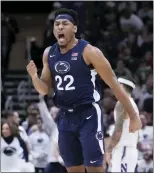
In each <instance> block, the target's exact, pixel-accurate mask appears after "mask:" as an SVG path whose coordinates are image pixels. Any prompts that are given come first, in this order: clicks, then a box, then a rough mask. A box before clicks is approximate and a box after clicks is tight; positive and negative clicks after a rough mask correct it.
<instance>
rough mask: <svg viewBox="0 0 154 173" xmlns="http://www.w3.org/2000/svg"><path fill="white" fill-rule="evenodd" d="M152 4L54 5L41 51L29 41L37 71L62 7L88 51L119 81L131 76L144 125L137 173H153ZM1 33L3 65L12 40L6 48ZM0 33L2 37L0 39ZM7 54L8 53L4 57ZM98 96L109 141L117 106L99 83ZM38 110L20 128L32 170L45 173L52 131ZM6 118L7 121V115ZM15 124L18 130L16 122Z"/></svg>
mask: <svg viewBox="0 0 154 173" xmlns="http://www.w3.org/2000/svg"><path fill="white" fill-rule="evenodd" d="M152 3H153V2H148V1H147V2H134V1H131V2H120V1H119V2H112V1H109V2H71V3H64V2H55V3H53V7H52V11H51V13H50V14H49V15H48V18H47V21H46V28H45V32H44V40H43V41H42V42H43V45H42V47H39V46H38V45H37V40H36V39H35V38H32V39H31V57H32V59H33V60H34V61H35V62H36V65H37V66H38V67H39V68H40V69H41V68H42V62H41V56H42V53H43V50H44V48H46V47H47V46H49V45H52V44H53V43H54V42H55V39H54V36H53V33H52V27H53V19H54V13H55V10H56V9H58V8H61V7H71V8H73V9H75V10H76V11H78V14H79V19H80V25H79V30H78V35H77V36H80V37H81V38H83V39H86V40H88V41H89V42H90V43H91V44H92V45H95V46H96V47H98V48H100V49H101V50H102V51H103V53H104V55H105V56H106V58H107V59H108V60H109V62H110V63H111V66H112V68H113V69H114V72H115V74H116V75H117V76H118V77H119V76H130V77H132V78H133V79H134V80H135V82H136V88H135V89H134V91H133V98H134V99H135V102H136V103H137V105H138V108H139V111H140V118H141V120H142V124H143V127H142V129H141V130H140V133H139V142H138V151H139V158H138V160H139V161H138V166H137V168H136V172H153V154H152V153H153V151H152V148H153V70H152V69H153V4H152ZM2 21H3V23H4V26H5V25H6V27H7V28H8V29H9V28H10V33H12V34H13V35H14V36H15V34H16V33H17V32H18V29H17V27H15V29H13V28H11V27H10V25H9V24H8V23H6V21H7V20H3V18H2ZM15 26H16V25H15ZM4 31H6V29H4ZM4 31H3V28H2V53H3V54H2V55H3V56H2V59H4V60H5V59H6V58H8V56H9V51H10V49H11V45H12V44H13V42H14V40H11V41H8V43H6V42H5V41H6V39H3V36H4V37H5V38H6V35H5V34H6V32H4ZM3 32H4V33H5V34H3ZM42 34H43V33H42ZM6 45H7V46H6ZM9 46H10V47H9ZM6 49H9V51H8V52H7V53H6V52H5V51H6ZM38 57H40V61H38ZM36 59H37V60H36ZM7 61H8V60H7ZM4 69H5V68H4ZM101 90H102V100H101V103H102V109H103V112H104V127H105V128H104V133H105V138H108V137H109V136H110V135H111V133H112V131H113V128H114V118H113V110H114V107H115V104H116V98H115V97H114V96H113V93H112V92H111V90H110V89H109V88H108V87H107V86H106V85H105V84H104V82H103V81H102V82H101ZM40 102H41V101H40ZM38 105H39V104H38V103H31V104H30V106H28V108H27V116H26V120H25V121H23V120H21V121H20V124H21V127H22V128H23V129H25V131H26V133H27V137H26V140H25V141H26V142H27V143H29V145H30V146H32V147H31V150H30V153H31V154H30V155H31V157H32V158H31V160H33V163H34V165H35V167H36V168H39V167H41V168H45V167H46V164H47V163H48V159H47V158H48V154H49V153H47V152H46V150H43V148H46V147H47V146H46V145H48V143H49V141H50V140H49V139H50V135H49V131H50V130H49V129H50V128H49V129H48V126H47V125H45V124H44V121H43V119H42V118H40V117H42V116H41V113H40V112H41V111H40V109H39V106H38ZM47 105H48V112H50V116H51V117H53V119H54V121H55V122H56V114H57V109H56V107H54V106H53V105H52V104H49V101H48V99H47ZM11 115H12V114H11ZM13 116H15V117H16V116H17V118H19V117H20V116H19V115H18V113H17V112H16V113H13ZM4 117H5V118H6V117H7V115H5V116H4ZM17 124H19V121H18V123H17ZM40 129H41V133H40ZM34 134H35V135H34ZM36 134H37V136H36ZM42 139H43V140H42ZM43 141H45V142H43ZM39 150H40V151H44V153H37V152H38V151H39ZM36 151H37V152H36ZM45 152H46V153H45ZM57 152H58V151H57ZM58 157H59V156H58ZM41 159H42V160H43V161H42V162H41V161H40V160H41ZM56 163H59V165H61V167H60V169H61V170H63V166H62V165H63V163H62V161H61V160H60V159H59V160H58V159H57V160H56ZM59 165H58V166H59ZM58 166H57V167H58ZM36 171H37V169H36Z"/></svg>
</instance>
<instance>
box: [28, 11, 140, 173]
mask: <svg viewBox="0 0 154 173" xmlns="http://www.w3.org/2000/svg"><path fill="white" fill-rule="evenodd" d="M77 25H78V19H77V13H76V12H75V11H73V10H70V9H59V10H58V11H56V13H55V20H54V27H53V33H54V36H55V37H56V39H57V43H55V44H54V45H53V46H52V47H48V48H46V49H45V51H44V54H43V70H42V74H41V77H40V78H39V77H38V74H37V68H36V65H35V63H34V62H33V61H30V63H29V64H28V65H27V71H28V73H29V74H30V76H31V78H32V81H33V85H34V87H35V88H36V90H37V91H38V92H39V93H40V94H41V95H46V94H48V93H49V92H50V90H51V88H52V87H53V88H54V92H55V93H54V97H53V100H54V103H55V105H56V106H57V107H59V108H60V112H59V120H58V130H59V150H60V154H61V156H62V158H63V160H64V163H65V166H66V168H67V171H68V172H84V171H85V167H86V169H87V171H88V172H102V171H103V168H102V162H103V159H104V146H103V133H102V131H103V123H102V122H103V121H102V118H103V117H102V111H101V108H100V105H99V104H98V102H99V100H100V95H99V93H98V91H97V86H96V80H95V79H96V75H97V73H98V74H99V75H100V76H101V78H102V79H103V80H104V81H105V83H106V84H107V85H109V87H110V88H111V89H112V91H113V92H114V94H115V96H116V97H117V99H118V100H119V101H120V102H121V103H122V104H123V105H124V107H125V110H126V111H127V112H128V115H129V117H130V127H129V130H130V131H131V132H135V131H136V130H138V129H140V127H141V122H140V119H139V118H138V113H137V112H136V110H135V109H134V107H133V105H132V103H131V101H130V99H129V97H128V96H127V94H126V92H125V91H124V89H123V88H122V87H121V86H120V84H119V82H118V81H117V78H116V76H115V74H114V72H113V70H112V68H111V66H110V64H109V62H108V61H107V59H106V58H105V57H104V55H103V53H102V52H101V51H100V50H99V49H98V48H96V47H94V46H92V45H90V44H89V43H88V42H87V41H85V40H82V39H77V38H76V37H75V34H76V33H77ZM83 122H84V123H83Z"/></svg>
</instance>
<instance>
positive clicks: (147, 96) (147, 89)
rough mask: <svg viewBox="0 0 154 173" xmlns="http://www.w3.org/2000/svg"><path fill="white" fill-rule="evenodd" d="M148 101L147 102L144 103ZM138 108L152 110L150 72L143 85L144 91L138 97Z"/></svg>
mask: <svg viewBox="0 0 154 173" xmlns="http://www.w3.org/2000/svg"><path fill="white" fill-rule="evenodd" d="M146 102H148V104H147V103H146ZM138 105H139V108H140V109H141V110H145V111H147V112H150V113H152V112H153V106H152V105H153V74H152V73H150V74H149V76H148V78H147V80H146V85H144V92H143V94H142V96H141V98H140V101H139V103H138Z"/></svg>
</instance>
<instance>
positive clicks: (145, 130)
mask: <svg viewBox="0 0 154 173" xmlns="http://www.w3.org/2000/svg"><path fill="white" fill-rule="evenodd" d="M140 118H141V121H142V129H141V130H140V131H139V140H143V139H144V137H145V136H147V138H148V139H153V127H152V126H148V125H147V119H146V117H145V115H144V114H141V115H140Z"/></svg>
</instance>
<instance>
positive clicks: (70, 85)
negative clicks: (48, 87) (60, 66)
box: [55, 75, 75, 91]
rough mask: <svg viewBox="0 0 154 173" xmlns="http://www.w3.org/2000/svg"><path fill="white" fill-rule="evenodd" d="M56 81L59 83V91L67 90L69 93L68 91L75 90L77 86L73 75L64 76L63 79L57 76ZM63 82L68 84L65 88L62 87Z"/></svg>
mask: <svg viewBox="0 0 154 173" xmlns="http://www.w3.org/2000/svg"><path fill="white" fill-rule="evenodd" d="M55 81H56V82H58V83H57V89H58V90H66V91H68V90H75V86H73V83H74V78H73V76H71V75H66V76H64V78H62V77H61V76H59V75H56V76H55ZM63 81H65V82H67V84H66V86H65V87H62V86H61V85H62V83H63Z"/></svg>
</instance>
